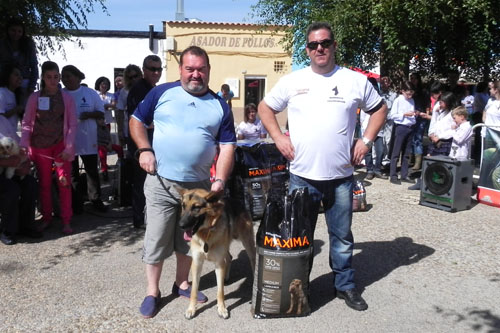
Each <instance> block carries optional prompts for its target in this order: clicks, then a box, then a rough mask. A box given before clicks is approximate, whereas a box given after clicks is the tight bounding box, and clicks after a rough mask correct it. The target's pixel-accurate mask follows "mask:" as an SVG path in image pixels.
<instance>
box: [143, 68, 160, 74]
mask: <svg viewBox="0 0 500 333" xmlns="http://www.w3.org/2000/svg"><path fill="white" fill-rule="evenodd" d="M144 68H146V69H147V70H148V71H150V72H153V73H154V72H161V71H162V68H161V67H144Z"/></svg>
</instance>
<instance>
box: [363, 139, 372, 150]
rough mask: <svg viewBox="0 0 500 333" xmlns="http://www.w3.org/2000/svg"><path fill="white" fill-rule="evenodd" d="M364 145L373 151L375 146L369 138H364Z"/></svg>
mask: <svg viewBox="0 0 500 333" xmlns="http://www.w3.org/2000/svg"><path fill="white" fill-rule="evenodd" d="M363 143H364V144H365V146H367V147H368V149H371V148H372V146H373V141H372V140H370V139H368V138H367V137H363Z"/></svg>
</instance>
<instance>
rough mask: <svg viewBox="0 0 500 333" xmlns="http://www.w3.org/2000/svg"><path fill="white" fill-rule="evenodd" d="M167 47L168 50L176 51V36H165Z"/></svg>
mask: <svg viewBox="0 0 500 333" xmlns="http://www.w3.org/2000/svg"><path fill="white" fill-rule="evenodd" d="M165 49H166V50H167V51H175V39H174V37H167V38H165Z"/></svg>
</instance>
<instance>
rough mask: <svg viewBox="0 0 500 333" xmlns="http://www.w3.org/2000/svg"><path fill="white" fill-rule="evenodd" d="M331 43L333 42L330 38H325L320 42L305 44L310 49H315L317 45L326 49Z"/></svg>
mask: <svg viewBox="0 0 500 333" xmlns="http://www.w3.org/2000/svg"><path fill="white" fill-rule="evenodd" d="M332 44H333V42H332V41H331V40H330V39H325V40H324V41H321V42H309V43H307V45H306V46H307V48H308V49H310V50H316V49H317V48H318V45H321V47H322V48H324V49H326V48H329V47H330V46H331V45H332Z"/></svg>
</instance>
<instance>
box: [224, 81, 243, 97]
mask: <svg viewBox="0 0 500 333" xmlns="http://www.w3.org/2000/svg"><path fill="white" fill-rule="evenodd" d="M226 84H227V85H229V88H230V89H231V91H232V92H233V94H234V98H239V97H240V80H238V79H226Z"/></svg>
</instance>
